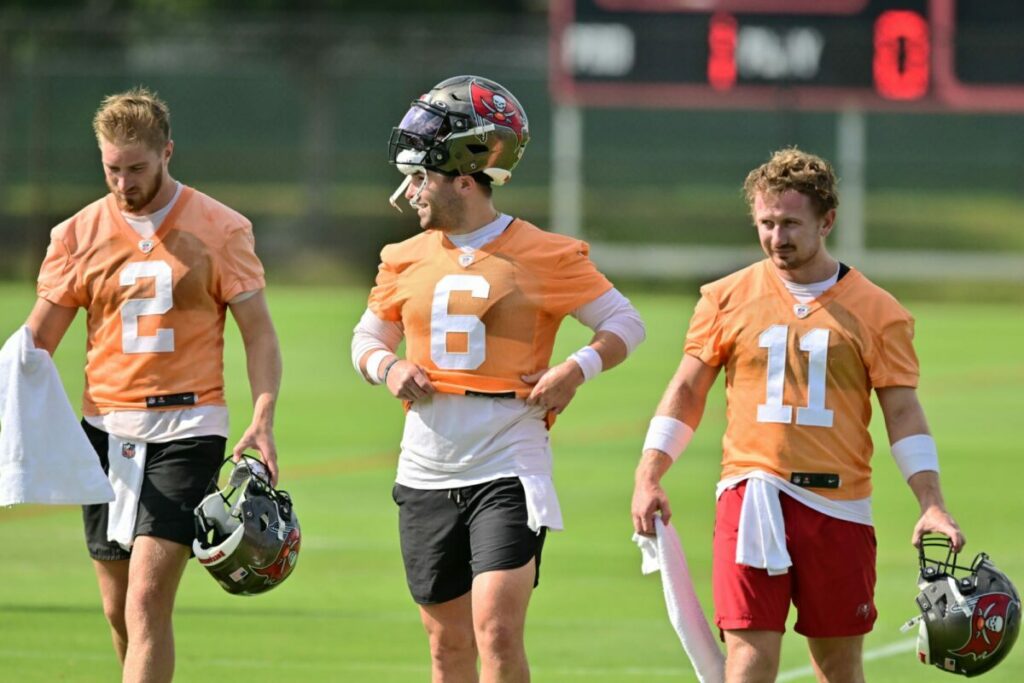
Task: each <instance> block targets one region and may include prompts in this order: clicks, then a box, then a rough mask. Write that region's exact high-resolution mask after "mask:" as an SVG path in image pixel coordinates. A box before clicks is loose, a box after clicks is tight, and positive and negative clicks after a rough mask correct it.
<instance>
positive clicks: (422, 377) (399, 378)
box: [387, 360, 436, 401]
mask: <svg viewBox="0 0 1024 683" xmlns="http://www.w3.org/2000/svg"><path fill="white" fill-rule="evenodd" d="M387 386H388V391H390V392H391V394H392V395H393V396H394V397H395V398H400V399H402V400H403V401H416V400H419V399H421V398H426V397H427V396H430V395H431V394H433V393H434V392H435V391H436V389H434V383H433V382H431V381H430V378H429V377H428V376H427V373H426V372H424V371H423V368H421V367H420V366H418V365H416V364H415V363H413V362H411V361H407V360H399V361H397V362H396V363H395V364H394V366H393V367H392V368H391V369H390V370H389V371H388V378H387Z"/></svg>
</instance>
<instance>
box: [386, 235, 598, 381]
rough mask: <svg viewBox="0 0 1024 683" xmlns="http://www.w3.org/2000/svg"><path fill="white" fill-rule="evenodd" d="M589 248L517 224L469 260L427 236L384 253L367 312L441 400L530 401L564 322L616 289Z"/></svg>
mask: <svg viewBox="0 0 1024 683" xmlns="http://www.w3.org/2000/svg"><path fill="white" fill-rule="evenodd" d="M588 253H589V247H588V246H587V244H586V243H585V242H581V241H580V240H577V239H573V238H570V237H566V236H564V235H557V234H553V233H549V232H545V231H543V230H541V229H539V228H537V227H535V226H533V225H531V224H529V223H527V222H525V221H522V220H519V219H516V220H513V221H512V223H511V224H510V225H509V227H508V228H507V229H506V230H505V231H504V232H503V233H501V235H500V236H498V237H497V238H496V239H494V240H493V241H491V242H488V243H487V244H486V245H484V246H483V247H481V248H480V249H478V250H476V251H475V252H473V253H466V252H463V251H462V250H460V249H458V248H457V247H456V246H455V245H454V244H452V243H451V241H450V240H448V239H447V238H446V237H445V236H444V233H443V232H441V231H438V230H428V231H426V232H424V233H421V234H419V235H417V236H415V237H413V238H411V239H408V240H406V241H404V242H401V243H399V244H392V245H388V246H387V247H385V248H384V249H383V251H382V252H381V264H380V267H379V271H378V273H377V284H376V286H374V288H373V289H372V290H371V292H370V298H369V308H370V310H371V311H372V312H373V313H374V314H375V315H376V316H377V317H378V318H380V319H381V320H387V321H392V322H399V323H401V324H402V326H403V328H404V332H405V338H406V358H407V359H408V360H410V361H412V362H413V363H415V364H417V365H419V366H420V367H422V368H423V369H424V370H425V371H426V372H427V374H428V376H429V377H430V379H431V381H432V382H433V383H434V386H435V387H436V388H437V390H438V391H440V392H443V393H449V394H468V395H488V396H498V397H502V396H504V397H513V396H515V397H518V398H525V397H527V396H528V395H529V394H530V390H531V387H530V385H528V384H526V383H525V382H523V381H522V379H521V376H522V375H528V374H531V373H534V372H536V371H538V370H542V369H544V368H545V367H547V366H548V362H549V361H550V359H551V350H552V347H553V346H554V342H555V333H556V332H557V331H558V327H559V324H560V323H561V321H562V319H563V318H564V317H565V316H566V315H568V314H569V313H570V312H571V311H573V310H574V309H576V308H578V307H580V306H581V305H583V304H585V303H587V302H589V301H592V300H594V299H595V298H597V297H598V296H600V295H601V294H603V293H604V292H606V291H608V290H610V289H611V288H612V284H611V283H610V282H609V281H608V280H607V279H606V278H605V277H604V275H602V274H601V273H600V272H599V271H598V270H597V268H596V267H595V266H594V264H593V263H592V262H591V260H590V258H589V256H588Z"/></svg>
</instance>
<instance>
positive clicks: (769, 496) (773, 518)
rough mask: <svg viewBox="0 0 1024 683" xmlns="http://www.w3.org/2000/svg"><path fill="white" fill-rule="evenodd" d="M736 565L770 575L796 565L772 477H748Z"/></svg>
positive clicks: (737, 545)
mask: <svg viewBox="0 0 1024 683" xmlns="http://www.w3.org/2000/svg"><path fill="white" fill-rule="evenodd" d="M736 564H744V565H747V566H748V567H755V568H757V569H766V570H768V574H769V576H777V575H779V574H785V573H786V572H788V571H789V568H790V567H791V566H793V560H792V558H790V556H789V550H788V549H787V548H786V521H785V520H784V519H783V517H782V504H781V503H780V502H779V488H778V487H777V486H775V485H774V483H773V482H772V481H771V480H770V479H762V478H761V477H757V476H751V477H750V478H749V479H747V490H746V491H745V492H744V493H743V507H742V508H740V524H739V534H738V536H737V538H736Z"/></svg>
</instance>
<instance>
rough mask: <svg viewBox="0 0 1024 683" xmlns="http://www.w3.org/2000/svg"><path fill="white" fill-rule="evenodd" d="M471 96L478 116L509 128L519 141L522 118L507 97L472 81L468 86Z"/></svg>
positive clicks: (521, 135)
mask: <svg viewBox="0 0 1024 683" xmlns="http://www.w3.org/2000/svg"><path fill="white" fill-rule="evenodd" d="M469 91H470V94H471V95H472V96H473V110H474V111H476V113H477V115H478V116H481V117H482V118H485V119H487V120H488V121H490V122H492V123H496V124H498V125H499V126H505V127H506V128H511V129H512V130H513V131H514V132H515V134H516V137H517V138H519V140H520V141H522V139H523V119H522V117H521V116H520V115H519V112H518V111H516V107H515V104H513V103H512V102H511V101H509V99H508V98H507V97H505V96H504V95H501V94H500V93H496V92H494V91H493V90H489V89H487V88H485V87H484V86H482V85H480V84H479V83H478V82H476V81H473V82H472V83H471V84H470V88H469Z"/></svg>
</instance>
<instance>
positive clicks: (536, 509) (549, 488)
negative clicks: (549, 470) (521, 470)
mask: <svg viewBox="0 0 1024 683" xmlns="http://www.w3.org/2000/svg"><path fill="white" fill-rule="evenodd" d="M519 481H520V482H522V484H523V494H524V495H525V496H526V526H528V527H530V529H532V530H533V531H536V532H538V533H539V532H540V528H541V527H547V529H548V530H549V531H561V530H562V528H563V527H562V508H561V506H560V505H559V504H558V494H557V493H555V483H554V482H553V481H551V477H549V476H548V475H546V474H522V475H520V476H519Z"/></svg>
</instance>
